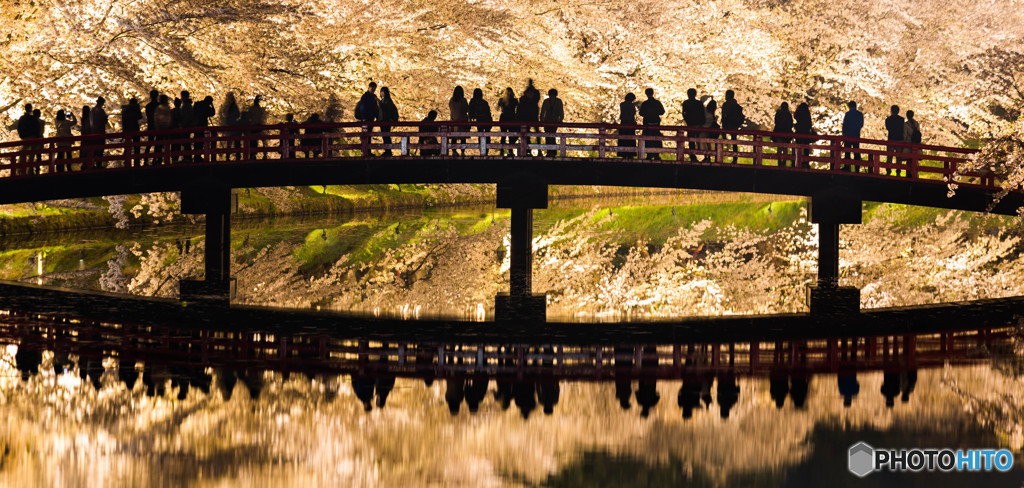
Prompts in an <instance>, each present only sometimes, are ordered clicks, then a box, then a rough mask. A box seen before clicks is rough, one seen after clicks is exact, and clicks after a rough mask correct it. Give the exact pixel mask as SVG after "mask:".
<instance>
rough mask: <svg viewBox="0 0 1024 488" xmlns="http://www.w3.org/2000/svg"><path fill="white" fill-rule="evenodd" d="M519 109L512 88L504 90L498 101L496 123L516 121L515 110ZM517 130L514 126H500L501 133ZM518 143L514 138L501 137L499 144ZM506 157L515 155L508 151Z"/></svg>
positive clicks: (517, 139) (513, 151)
mask: <svg viewBox="0 0 1024 488" xmlns="http://www.w3.org/2000/svg"><path fill="white" fill-rule="evenodd" d="M518 108H519V99H517V98H516V94H515V92H513V91H512V87H508V88H505V94H504V95H502V96H501V98H499V99H498V110H499V112H500V113H499V114H498V122H514V121H515V120H516V110H517V109H518ZM517 130H519V128H518V127H516V126H515V125H514V124H501V131H502V132H514V131H517ZM518 141H519V138H518V137H516V136H508V137H507V141H506V136H501V143H502V144H505V143H506V142H507V143H508V144H515V143H516V142H518ZM507 155H508V156H513V155H515V150H513V149H509V150H508V153H507Z"/></svg>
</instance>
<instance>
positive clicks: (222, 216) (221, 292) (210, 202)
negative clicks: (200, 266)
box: [179, 185, 238, 304]
mask: <svg viewBox="0 0 1024 488" xmlns="http://www.w3.org/2000/svg"><path fill="white" fill-rule="evenodd" d="M237 202H238V200H237V199H236V198H235V195H234V194H233V193H232V192H231V188H230V187H227V186H221V185H202V186H195V187H192V188H187V189H184V190H182V192H181V213H184V214H203V215H205V217H206V241H205V244H204V247H205V248H206V253H205V258H206V259H205V266H204V267H205V271H206V275H205V277H204V279H203V280H202V281H199V280H181V282H180V283H179V285H180V289H181V293H180V294H181V299H182V301H198V302H202V303H208V304H209V303H220V304H226V303H227V302H228V301H229V300H230V299H231V297H232V296H233V295H234V291H235V283H234V280H233V279H232V278H231V214H232V213H233V210H234V209H235V208H236V207H237Z"/></svg>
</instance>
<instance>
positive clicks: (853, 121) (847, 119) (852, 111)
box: [843, 101, 864, 173]
mask: <svg viewBox="0 0 1024 488" xmlns="http://www.w3.org/2000/svg"><path fill="white" fill-rule="evenodd" d="M846 106H847V107H849V110H847V111H846V115H844V116H843V137H845V138H850V139H860V131H861V129H863V128H864V114H863V113H861V111H860V110H857V102H854V101H850V102H849V103H847V104H846ZM843 147H848V148H852V149H860V142H859V141H843ZM843 157H844V158H846V159H856V160H857V161H861V160H862V159H861V155H860V153H853V152H850V151H847V152H846V153H845V154H844V155H843ZM847 167H849V168H850V170H851V171H853V172H854V173H856V172H858V171H859V168H858V167H857V166H853V165H843V168H847Z"/></svg>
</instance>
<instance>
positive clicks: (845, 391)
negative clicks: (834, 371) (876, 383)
mask: <svg viewBox="0 0 1024 488" xmlns="http://www.w3.org/2000/svg"><path fill="white" fill-rule="evenodd" d="M836 383H837V385H838V386H839V394H840V395H842V397H843V406H844V407H849V406H850V405H852V404H853V397H855V396H857V394H858V393H860V382H859V381H857V370H856V369H854V368H853V367H849V366H843V367H840V368H839V375H838V377H837V378H836Z"/></svg>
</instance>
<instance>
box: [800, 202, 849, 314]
mask: <svg viewBox="0 0 1024 488" xmlns="http://www.w3.org/2000/svg"><path fill="white" fill-rule="evenodd" d="M808 214H809V220H810V221H811V222H813V223H815V224H818V282H817V284H816V285H811V286H810V287H808V295H807V305H808V306H809V307H810V309H811V313H812V314H817V313H833V312H842V313H858V312H859V311H860V290H859V289H857V288H855V287H850V286H839V225H840V224H860V223H861V222H862V221H863V220H862V217H861V201H860V198H857V197H852V196H848V195H845V194H843V192H842V191H840V190H836V189H830V190H826V191H823V192H821V193H819V194H817V195H815V196H813V197H812V198H811V201H810V203H809V204H808Z"/></svg>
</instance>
